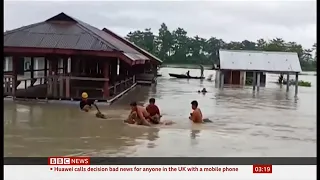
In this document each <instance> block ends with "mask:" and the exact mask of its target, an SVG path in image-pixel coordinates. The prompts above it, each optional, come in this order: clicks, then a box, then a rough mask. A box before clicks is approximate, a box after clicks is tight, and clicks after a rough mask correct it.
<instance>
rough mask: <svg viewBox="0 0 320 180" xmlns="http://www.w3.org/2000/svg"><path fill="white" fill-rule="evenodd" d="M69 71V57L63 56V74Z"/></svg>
mask: <svg viewBox="0 0 320 180" xmlns="http://www.w3.org/2000/svg"><path fill="white" fill-rule="evenodd" d="M67 73H68V57H64V58H63V74H67Z"/></svg>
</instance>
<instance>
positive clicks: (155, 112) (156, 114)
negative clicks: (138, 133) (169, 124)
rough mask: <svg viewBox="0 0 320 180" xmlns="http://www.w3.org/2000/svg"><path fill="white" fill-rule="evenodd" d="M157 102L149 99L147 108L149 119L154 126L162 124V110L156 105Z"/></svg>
mask: <svg viewBox="0 0 320 180" xmlns="http://www.w3.org/2000/svg"><path fill="white" fill-rule="evenodd" d="M155 103H156V100H155V99H154V98H150V99H149V105H148V106H147V107H146V110H147V112H148V113H149V117H148V118H147V119H148V120H149V121H150V122H151V123H153V124H159V123H160V118H161V115H160V110H159V108H158V106H157V105H155Z"/></svg>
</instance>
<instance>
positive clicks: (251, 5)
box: [4, 0, 316, 48]
mask: <svg viewBox="0 0 320 180" xmlns="http://www.w3.org/2000/svg"><path fill="white" fill-rule="evenodd" d="M4 10H5V12H4V28H5V30H10V29H15V28H18V27H21V26H24V25H28V24H31V23H36V22H39V21H43V20H46V19H48V18H50V17H52V16H54V15H56V14H58V13H60V12H65V13H66V14H69V15H71V16H73V17H76V18H78V19H80V20H82V21H84V22H86V23H88V24H91V25H93V26H95V27H98V28H100V29H101V28H103V27H106V28H108V29H110V30H112V31H114V32H116V33H117V34H119V35H122V36H125V35H126V34H127V33H128V32H129V31H133V30H136V29H144V28H152V30H153V31H154V32H155V33H157V32H158V29H159V27H160V24H161V23H162V22H165V23H166V24H167V26H168V27H169V29H170V30H173V29H175V28H177V27H182V28H184V29H185V30H186V31H187V32H188V35H190V36H195V35H199V36H201V37H205V38H209V37H210V36H214V37H217V38H222V39H223V40H225V41H241V40H244V39H248V40H253V41H255V40H257V39H259V38H265V39H272V38H275V37H280V38H283V39H285V40H286V41H296V42H298V43H301V44H302V45H303V46H304V47H305V48H310V47H311V46H312V44H313V43H315V42H316V1H309V0H304V1H226V0H225V1H187V2H186V1H184V2H183V1H169V2H168V1H158V2H150V1H133V2H132V1H129V2H118V1H117V2H116V1H79V2H74V1H69V2H53V1H43V2H39V1H31V2H30V1H28V2H24V1H6V2H5V3H4Z"/></svg>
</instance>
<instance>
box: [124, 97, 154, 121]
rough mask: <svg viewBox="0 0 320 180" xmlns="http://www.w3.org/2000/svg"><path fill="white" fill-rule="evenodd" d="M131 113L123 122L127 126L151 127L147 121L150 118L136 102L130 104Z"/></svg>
mask: <svg viewBox="0 0 320 180" xmlns="http://www.w3.org/2000/svg"><path fill="white" fill-rule="evenodd" d="M130 106H131V112H130V115H129V117H128V119H127V120H125V121H124V122H126V123H128V124H137V125H145V126H151V124H150V123H149V121H148V120H147V118H148V117H150V115H149V113H148V112H147V110H146V109H145V108H144V107H143V106H139V105H137V102H132V103H130Z"/></svg>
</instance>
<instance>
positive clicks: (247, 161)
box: [4, 157, 317, 165]
mask: <svg viewBox="0 0 320 180" xmlns="http://www.w3.org/2000/svg"><path fill="white" fill-rule="evenodd" d="M47 164H48V158H46V157H5V158H4V165H47ZM90 164H91V165H253V164H272V165H317V158H316V157H114V158H113V157H110V158H109V157H108V158H104V157H92V158H90Z"/></svg>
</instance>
